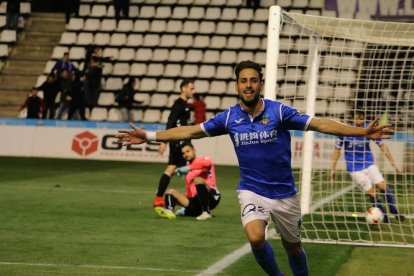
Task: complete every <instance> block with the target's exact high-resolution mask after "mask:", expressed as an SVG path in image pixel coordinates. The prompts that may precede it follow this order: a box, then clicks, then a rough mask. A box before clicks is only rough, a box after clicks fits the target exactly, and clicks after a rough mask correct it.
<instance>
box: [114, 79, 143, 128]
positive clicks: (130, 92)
mask: <svg viewBox="0 0 414 276" xmlns="http://www.w3.org/2000/svg"><path fill="white" fill-rule="evenodd" d="M136 83H137V81H136V80H135V78H129V79H128V82H127V83H126V84H124V86H123V87H122V89H121V90H120V91H119V92H118V94H117V95H116V96H115V101H116V102H117V103H118V105H119V107H122V108H126V110H127V116H126V117H127V118H126V119H127V120H128V121H130V122H131V121H133V120H134V119H133V116H132V109H133V107H134V103H136V104H141V103H142V102H139V101H136V100H134V95H135V85H136Z"/></svg>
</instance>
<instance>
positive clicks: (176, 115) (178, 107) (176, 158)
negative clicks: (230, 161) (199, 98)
mask: <svg viewBox="0 0 414 276" xmlns="http://www.w3.org/2000/svg"><path fill="white" fill-rule="evenodd" d="M180 91H181V92H180V97H179V98H178V99H177V100H176V101H175V102H174V104H173V106H172V107H171V113H170V115H169V116H168V122H167V129H170V128H174V127H177V126H187V125H189V124H190V109H189V107H188V104H187V100H188V99H190V98H192V97H193V95H194V93H195V88H194V80H191V79H184V80H183V81H182V82H181V84H180ZM184 142H188V141H174V142H169V146H170V155H169V158H168V165H167V168H166V169H165V171H164V173H163V174H162V175H161V178H160V181H159V183H158V190H157V195H156V197H155V199H154V202H153V205H154V207H157V206H161V207H164V206H165V202H164V198H163V195H164V192H165V190H166V189H167V187H168V184H169V183H170V179H171V176H172V175H173V174H174V172H175V169H176V168H177V167H181V166H184V165H185V164H186V160H185V159H184V157H183V155H182V153H181V145H182V144H183V143H184ZM166 148H167V144H166V143H161V145H160V148H159V150H158V151H159V153H160V154H163V153H164V152H165V150H166Z"/></svg>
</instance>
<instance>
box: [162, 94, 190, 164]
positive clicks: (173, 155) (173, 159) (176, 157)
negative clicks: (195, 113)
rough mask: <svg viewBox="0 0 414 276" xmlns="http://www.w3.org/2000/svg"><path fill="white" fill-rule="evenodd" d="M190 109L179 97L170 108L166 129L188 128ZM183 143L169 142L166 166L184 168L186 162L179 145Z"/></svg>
mask: <svg viewBox="0 0 414 276" xmlns="http://www.w3.org/2000/svg"><path fill="white" fill-rule="evenodd" d="M189 122H190V108H189V107H188V104H187V101H185V100H183V99H182V98H181V97H180V98H178V99H177V100H176V101H175V102H174V104H173V106H172V107H171V113H170V116H168V121H167V129H170V128H174V127H177V126H188V125H189V124H190V123H189ZM188 141H190V140H185V141H170V142H169V144H170V156H169V160H168V164H172V165H177V166H184V165H185V163H186V160H185V159H184V157H183V155H182V153H181V145H182V144H183V143H185V142H188Z"/></svg>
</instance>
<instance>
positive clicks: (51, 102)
mask: <svg viewBox="0 0 414 276" xmlns="http://www.w3.org/2000/svg"><path fill="white" fill-rule="evenodd" d="M38 90H40V91H43V99H44V102H45V108H44V110H43V114H42V119H47V118H49V119H54V118H55V111H56V103H55V101H56V96H57V94H58V93H59V91H60V87H59V84H58V83H57V82H56V80H55V75H53V74H49V75H48V76H47V79H46V81H44V82H43V83H42V85H41V86H39V87H38ZM47 113H49V116H47V115H48V114H47Z"/></svg>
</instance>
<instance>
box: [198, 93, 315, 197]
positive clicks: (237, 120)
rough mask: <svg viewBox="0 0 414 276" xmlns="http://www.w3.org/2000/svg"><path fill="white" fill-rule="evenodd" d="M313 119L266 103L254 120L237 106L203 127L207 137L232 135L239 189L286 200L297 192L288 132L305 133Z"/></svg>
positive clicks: (274, 103) (281, 106)
mask: <svg viewBox="0 0 414 276" xmlns="http://www.w3.org/2000/svg"><path fill="white" fill-rule="evenodd" d="M310 120H311V118H310V117H309V116H308V115H304V114H301V113H299V112H298V111H297V110H295V109H293V108H292V107H289V106H287V105H284V104H282V103H280V102H275V101H271V100H263V110H262V112H261V113H259V114H258V115H257V116H256V117H255V118H252V117H251V116H250V115H249V114H248V113H247V112H246V111H245V110H243V109H242V107H241V106H240V104H237V105H235V106H232V107H230V108H229V109H227V110H226V111H224V112H221V113H219V114H217V115H216V116H214V117H213V118H211V119H210V120H208V121H206V122H204V123H202V124H201V128H202V129H203V131H204V132H205V133H206V135H208V136H219V135H223V134H229V135H230V138H231V140H232V142H233V145H234V149H235V151H236V155H237V159H238V161H239V166H240V182H239V185H238V189H239V190H249V191H252V192H254V193H256V194H259V195H261V196H264V197H267V198H286V197H289V196H292V195H294V194H296V193H297V189H296V186H295V180H294V178H293V173H292V168H291V144H290V132H289V130H306V129H307V127H308V125H309V122H310Z"/></svg>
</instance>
